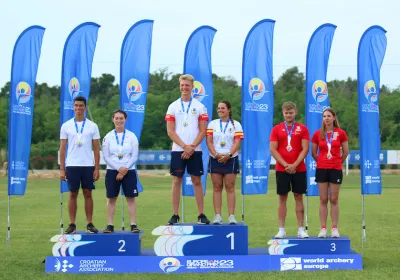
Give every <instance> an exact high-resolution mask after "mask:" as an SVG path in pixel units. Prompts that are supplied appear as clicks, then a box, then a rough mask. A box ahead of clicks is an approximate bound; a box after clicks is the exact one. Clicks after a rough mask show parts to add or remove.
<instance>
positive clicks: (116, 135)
mask: <svg viewBox="0 0 400 280" xmlns="http://www.w3.org/2000/svg"><path fill="white" fill-rule="evenodd" d="M125 132H126V129H124V134H122V142H121V147H122V146H124V140H125ZM114 133H115V139H117V145H119V139H118V134H117V131H116V130H115V129H114Z"/></svg>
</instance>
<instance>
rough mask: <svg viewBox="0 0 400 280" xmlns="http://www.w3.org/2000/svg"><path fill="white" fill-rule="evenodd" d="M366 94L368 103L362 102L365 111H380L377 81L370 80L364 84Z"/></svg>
mask: <svg viewBox="0 0 400 280" xmlns="http://www.w3.org/2000/svg"><path fill="white" fill-rule="evenodd" d="M364 96H365V98H366V99H367V101H368V103H364V104H362V111H363V112H374V113H376V112H379V105H378V99H379V92H378V90H377V88H376V85H375V81H374V80H369V81H367V82H366V83H365V85H364Z"/></svg>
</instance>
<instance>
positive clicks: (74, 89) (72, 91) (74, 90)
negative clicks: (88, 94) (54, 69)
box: [68, 77, 82, 100]
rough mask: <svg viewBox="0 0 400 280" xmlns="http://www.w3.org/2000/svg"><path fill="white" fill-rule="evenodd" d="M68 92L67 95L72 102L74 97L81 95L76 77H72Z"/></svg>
mask: <svg viewBox="0 0 400 280" xmlns="http://www.w3.org/2000/svg"><path fill="white" fill-rule="evenodd" d="M68 92H69V95H70V96H71V99H72V100H74V99H75V97H77V96H78V95H79V93H81V92H82V91H81V85H80V83H79V80H78V79H77V78H76V77H73V78H72V79H71V80H70V81H69V83H68Z"/></svg>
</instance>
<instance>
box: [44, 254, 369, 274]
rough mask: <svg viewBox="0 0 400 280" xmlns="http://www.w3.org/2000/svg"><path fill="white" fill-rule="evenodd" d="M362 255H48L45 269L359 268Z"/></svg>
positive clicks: (167, 271) (172, 271)
mask: <svg viewBox="0 0 400 280" xmlns="http://www.w3.org/2000/svg"><path fill="white" fill-rule="evenodd" d="M360 269H362V256H361V255H359V254H349V255H330V256H326V255H309V256H307V257H304V255H303V256H301V255H298V256H294V255H293V256H285V257H282V256H270V255H246V256H186V257H185V256H184V257H157V256H132V257H115V256H105V257H47V258H46V266H45V272H46V273H59V274H67V273H68V274H105V273H161V274H178V273H207V272H244V271H249V272H250V271H252V272H256V271H288V270H308V271H315V270H360Z"/></svg>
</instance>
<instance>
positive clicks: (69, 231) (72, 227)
mask: <svg viewBox="0 0 400 280" xmlns="http://www.w3.org/2000/svg"><path fill="white" fill-rule="evenodd" d="M75 231H76V225H75V224H69V226H68V228H67V229H66V230H65V234H74V233H75Z"/></svg>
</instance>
